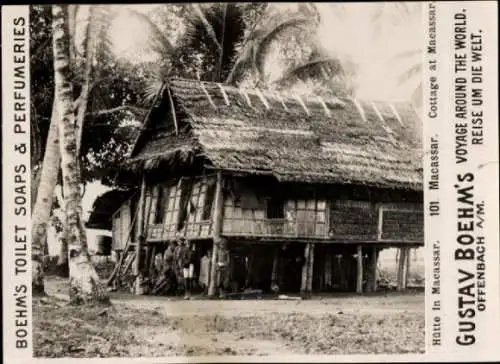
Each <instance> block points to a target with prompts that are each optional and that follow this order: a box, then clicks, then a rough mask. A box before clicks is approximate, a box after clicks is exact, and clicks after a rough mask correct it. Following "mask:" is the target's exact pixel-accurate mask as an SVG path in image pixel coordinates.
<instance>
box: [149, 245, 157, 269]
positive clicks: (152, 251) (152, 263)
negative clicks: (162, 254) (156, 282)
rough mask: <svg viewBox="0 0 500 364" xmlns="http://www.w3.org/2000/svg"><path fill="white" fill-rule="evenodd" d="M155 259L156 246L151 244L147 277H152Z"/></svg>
mask: <svg viewBox="0 0 500 364" xmlns="http://www.w3.org/2000/svg"><path fill="white" fill-rule="evenodd" d="M155 257H156V244H153V246H152V248H151V258H150V260H149V267H148V273H149V277H152V276H153V272H154V268H155Z"/></svg>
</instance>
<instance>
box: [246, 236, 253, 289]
mask: <svg viewBox="0 0 500 364" xmlns="http://www.w3.org/2000/svg"><path fill="white" fill-rule="evenodd" d="M250 249H251V250H250V256H249V257H248V264H247V272H246V279H245V288H250V287H252V286H253V284H254V279H253V272H254V267H255V247H253V246H250Z"/></svg>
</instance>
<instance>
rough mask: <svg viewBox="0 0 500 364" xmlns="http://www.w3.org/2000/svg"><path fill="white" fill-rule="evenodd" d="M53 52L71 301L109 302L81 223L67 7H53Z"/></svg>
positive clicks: (76, 130)
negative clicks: (92, 261)
mask: <svg viewBox="0 0 500 364" xmlns="http://www.w3.org/2000/svg"><path fill="white" fill-rule="evenodd" d="M52 17H53V18H52V23H53V50H54V90H55V97H54V104H55V109H56V110H57V113H58V115H59V118H58V132H59V136H60V138H59V140H60V154H61V169H62V174H63V179H64V184H63V189H64V199H65V215H66V216H65V223H64V230H65V237H66V239H67V242H68V245H69V246H70V252H69V254H70V259H69V266H70V300H71V301H72V302H73V303H86V302H109V299H108V296H107V293H106V291H105V290H104V288H103V286H102V284H101V283H100V281H99V277H98V276H97V273H96V271H95V269H94V267H93V266H92V264H91V261H90V255H89V253H88V249H87V240H86V234H85V230H84V226H83V221H82V206H81V193H80V180H81V175H80V167H79V163H78V144H79V142H78V140H77V137H78V135H79V134H78V133H79V132H78V129H77V127H76V125H75V115H74V98H73V86H72V85H73V83H72V80H71V74H70V70H71V50H70V49H71V36H70V34H71V33H70V24H69V23H70V11H69V9H68V6H67V5H53V6H52Z"/></svg>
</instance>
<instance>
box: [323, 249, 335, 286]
mask: <svg viewBox="0 0 500 364" xmlns="http://www.w3.org/2000/svg"><path fill="white" fill-rule="evenodd" d="M332 260H333V254H332V252H331V251H329V252H327V253H326V254H325V287H324V288H326V287H331V285H332V265H333V262H332Z"/></svg>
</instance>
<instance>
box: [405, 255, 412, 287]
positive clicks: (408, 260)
mask: <svg viewBox="0 0 500 364" xmlns="http://www.w3.org/2000/svg"><path fill="white" fill-rule="evenodd" d="M410 265H411V248H407V249H406V269H405V284H404V287H405V288H406V287H408V283H409V281H410Z"/></svg>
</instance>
